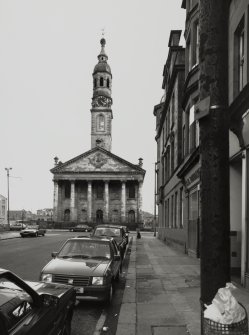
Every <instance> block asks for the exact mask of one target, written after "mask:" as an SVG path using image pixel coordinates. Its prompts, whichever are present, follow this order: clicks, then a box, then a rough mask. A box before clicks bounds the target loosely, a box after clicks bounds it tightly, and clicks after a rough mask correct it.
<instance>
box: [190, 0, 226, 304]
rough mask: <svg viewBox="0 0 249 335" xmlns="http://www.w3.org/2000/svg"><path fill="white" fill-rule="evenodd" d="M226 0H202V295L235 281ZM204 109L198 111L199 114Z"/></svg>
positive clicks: (206, 298)
mask: <svg viewBox="0 0 249 335" xmlns="http://www.w3.org/2000/svg"><path fill="white" fill-rule="evenodd" d="M228 13H229V1H227V0H219V1H217V0H200V2H199V29H200V30H199V33H200V34H199V36H200V50H199V54H200V103H199V110H198V109H197V113H196V115H197V118H198V119H199V124H200V163H201V188H200V194H201V243H200V247H201V250H200V251H201V253H200V258H201V301H202V302H203V303H205V304H209V303H211V301H212V299H213V298H214V296H215V294H216V292H217V290H218V289H219V288H221V287H224V286H225V284H226V283H227V282H229V281H230V237H229V235H230V212H229V192H230V190H229V114H228ZM198 115H199V116H198Z"/></svg>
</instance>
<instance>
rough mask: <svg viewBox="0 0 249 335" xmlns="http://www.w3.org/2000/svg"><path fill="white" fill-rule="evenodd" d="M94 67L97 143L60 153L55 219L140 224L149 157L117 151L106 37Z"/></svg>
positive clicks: (55, 176)
mask: <svg viewBox="0 0 249 335" xmlns="http://www.w3.org/2000/svg"><path fill="white" fill-rule="evenodd" d="M100 44H101V51H100V54H99V55H98V63H97V65H96V66H95V68H94V71H93V74H92V76H93V97H92V109H91V149H90V150H89V151H86V152H84V153H82V154H81V155H79V156H77V157H74V158H72V159H70V160H69V161H67V162H65V163H62V162H60V161H59V159H58V158H57V157H55V159H54V161H55V166H54V168H52V169H51V170H50V171H51V173H52V174H53V182H54V204H53V219H54V222H61V223H64V222H65V223H66V222H67V224H68V223H70V224H72V223H73V224H75V223H86V224H89V225H91V226H95V225H97V224H102V223H112V224H122V225H126V226H127V227H129V228H130V229H134V228H137V227H139V225H140V224H142V222H143V218H142V186H143V180H144V176H145V172H146V171H145V170H144V169H143V168H142V165H143V163H142V162H143V160H142V158H139V160H138V164H132V163H130V162H128V161H126V160H124V159H122V158H121V157H119V156H117V155H114V154H113V153H112V152H111V147H112V119H113V113H112V94H111V92H112V73H111V68H110V66H109V64H108V62H107V61H108V56H107V54H106V52H105V45H106V40H105V39H104V38H102V39H101V40H100Z"/></svg>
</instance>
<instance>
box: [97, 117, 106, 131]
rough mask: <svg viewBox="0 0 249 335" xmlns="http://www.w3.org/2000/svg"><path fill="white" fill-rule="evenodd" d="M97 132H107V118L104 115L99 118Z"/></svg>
mask: <svg viewBox="0 0 249 335" xmlns="http://www.w3.org/2000/svg"><path fill="white" fill-rule="evenodd" d="M97 130H99V131H103V130H105V117H104V115H103V114H100V115H98V116H97Z"/></svg>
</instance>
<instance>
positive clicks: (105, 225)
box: [95, 224, 123, 229]
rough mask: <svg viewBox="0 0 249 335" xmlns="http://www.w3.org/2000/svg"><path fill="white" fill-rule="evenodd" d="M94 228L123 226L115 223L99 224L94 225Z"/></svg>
mask: <svg viewBox="0 0 249 335" xmlns="http://www.w3.org/2000/svg"><path fill="white" fill-rule="evenodd" d="M95 228H119V229H121V228H123V226H120V225H115V224H100V225H98V226H96V227H95Z"/></svg>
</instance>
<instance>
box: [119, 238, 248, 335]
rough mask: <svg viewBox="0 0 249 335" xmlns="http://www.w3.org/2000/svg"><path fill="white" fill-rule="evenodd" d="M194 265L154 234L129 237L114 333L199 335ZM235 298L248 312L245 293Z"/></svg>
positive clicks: (196, 263)
mask: <svg viewBox="0 0 249 335" xmlns="http://www.w3.org/2000/svg"><path fill="white" fill-rule="evenodd" d="M199 267H200V263H199V260H198V259H196V258H191V257H189V256H187V255H184V254H182V253H181V252H179V251H177V250H175V249H172V248H170V247H168V246H167V245H165V244H164V243H163V242H162V241H160V240H158V239H157V238H156V237H154V236H153V233H151V234H148V233H146V234H143V233H142V238H141V239H140V240H137V239H136V237H135V235H133V243H132V246H131V255H130V263H129V267H128V273H127V277H126V279H127V280H126V288H125V291H124V296H123V302H122V306H121V309H120V315H119V321H118V328H117V332H116V335H165V334H167V335H183V334H185V335H186V334H190V335H200V333H201V331H200V303H199V299H200V276H199V274H200V269H199ZM236 286H237V287H238V285H236ZM234 296H235V297H236V299H237V300H238V301H240V302H241V303H242V304H243V305H244V306H245V307H246V309H247V311H248V312H249V290H245V289H243V288H241V287H238V289H237V290H236V291H235V292H234Z"/></svg>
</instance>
